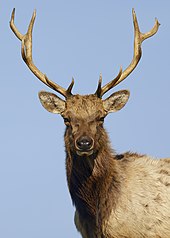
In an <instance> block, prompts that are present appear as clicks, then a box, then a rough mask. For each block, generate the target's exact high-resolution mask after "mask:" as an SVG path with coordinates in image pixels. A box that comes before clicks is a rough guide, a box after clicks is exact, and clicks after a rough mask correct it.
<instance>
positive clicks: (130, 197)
mask: <svg viewBox="0 0 170 238" xmlns="http://www.w3.org/2000/svg"><path fill="white" fill-rule="evenodd" d="M14 14H15V9H14V10H13V12H12V16H11V21H10V27H11V29H12V31H13V32H14V34H15V35H16V37H17V38H18V39H19V40H20V41H21V42H22V45H21V54H22V58H23V60H24V62H25V63H26V65H27V66H28V68H29V69H30V70H31V71H32V72H33V73H34V74H35V76H36V77H37V78H38V79H39V80H41V81H42V82H43V83H44V84H46V85H47V86H48V87H49V88H51V89H53V90H55V91H56V92H57V93H59V94H61V95H62V96H64V97H65V100H64V99H62V98H60V97H58V96H57V95H55V94H53V93H50V92H45V91H42V92H40V93H39V98H40V101H41V104H42V105H43V107H44V108H45V109H46V110H47V111H49V112H52V113H56V114H60V115H61V116H62V117H63V119H64V123H65V125H66V130H65V135H64V140H65V148H66V173H67V183H68V188H69V191H70V195H71V199H72V201H73V204H74V205H75V208H76V212H75V225H76V227H77V230H78V231H79V232H80V233H81V235H82V237H83V238H144V237H145V238H146V237H149V238H158V237H159V238H169V237H170V159H160V160H154V159H153V158H152V157H149V156H147V155H140V154H136V153H130V152H126V153H122V154H116V152H115V151H114V150H113V149H112V148H111V145H110V142H109V138H108V135H107V133H106V131H105V129H104V126H103V123H104V118H105V117H106V116H107V115H108V114H109V113H111V112H116V111H118V110H120V109H122V108H123V107H124V106H125V104H126V103H127V101H128V98H129V91H128V90H120V91H118V92H114V93H113V94H111V96H109V97H108V98H106V99H102V97H103V95H104V94H105V93H106V92H108V91H109V90H110V89H112V88H114V87H115V86H116V85H118V84H119V83H121V82H122V81H123V80H124V79H125V78H126V77H127V76H128V75H129V74H130V73H131V72H132V71H133V70H134V69H135V67H136V66H137V64H138V62H139V61H140V58H141V54H142V50H141V44H142V42H143V41H144V40H145V39H147V38H149V37H151V36H153V35H154V34H155V33H156V32H157V31H158V28H159V22H158V20H157V19H156V20H155V24H154V26H153V28H152V29H151V30H150V31H149V32H147V33H141V32H140V29H139V25H138V21H137V18H136V14H135V11H134V9H133V10H132V16H133V23H134V55H133V59H132V61H131V63H130V65H129V66H128V67H127V68H126V69H125V70H124V71H123V70H122V68H120V71H119V73H118V75H117V76H116V77H115V78H114V79H113V80H112V81H110V82H109V83H107V84H106V85H105V86H102V76H101V75H100V78H99V83H98V87H97V90H96V92H95V93H94V94H90V95H78V94H77V95H73V94H72V88H73V85H74V80H72V82H71V84H70V85H69V87H68V88H67V89H64V88H63V87H61V86H59V85H58V84H56V83H54V82H53V81H51V80H50V79H48V78H47V76H46V75H45V74H43V73H42V72H41V71H40V70H39V69H38V68H37V67H36V66H35V65H34V63H33V60H32V30H33V25H34V21H35V17H36V12H35V11H34V13H33V16H32V18H31V21H30V24H29V27H28V31H27V33H26V34H25V35H22V34H21V33H20V32H19V31H18V29H17V28H16V26H15V24H14Z"/></svg>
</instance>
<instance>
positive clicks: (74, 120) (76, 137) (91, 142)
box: [39, 90, 129, 156]
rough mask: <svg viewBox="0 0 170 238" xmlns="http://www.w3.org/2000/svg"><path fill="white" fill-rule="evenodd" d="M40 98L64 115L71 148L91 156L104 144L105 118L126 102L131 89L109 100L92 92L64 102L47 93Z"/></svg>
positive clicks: (72, 97) (44, 104) (47, 107)
mask: <svg viewBox="0 0 170 238" xmlns="http://www.w3.org/2000/svg"><path fill="white" fill-rule="evenodd" d="M39 98H40V101H41V104H42V105H43V106H44V108H45V109H46V110H48V111H49V112H52V113H59V114H60V115H61V116H62V117H63V119H64V123H65V125H66V137H67V138H68V140H69V141H68V143H69V148H70V150H71V151H72V152H73V153H76V154H77V155H79V156H84V155H87V156H88V155H91V154H93V153H95V152H96V151H98V149H99V147H100V143H99V141H100V137H101V134H102V130H103V122H104V118H105V117H106V115H107V114H108V113H109V112H115V111H118V110H120V109H121V108H122V107H123V106H124V105H125V104H126V102H127V101H128V98H129V91H127V90H122V91H119V92H116V93H113V94H112V95H111V96H110V97H109V98H107V99H105V100H102V99H101V98H99V97H98V96H97V95H96V94H91V95H84V96H81V95H72V96H70V97H68V98H67V100H66V101H64V100H62V99H60V98H59V97H58V96H56V95H55V94H52V93H47V92H40V93H39Z"/></svg>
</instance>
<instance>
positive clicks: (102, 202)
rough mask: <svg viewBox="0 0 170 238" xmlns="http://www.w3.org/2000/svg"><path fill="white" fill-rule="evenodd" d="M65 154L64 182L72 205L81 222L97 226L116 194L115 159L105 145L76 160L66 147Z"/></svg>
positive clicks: (115, 198) (115, 199)
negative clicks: (66, 183) (93, 152)
mask: <svg viewBox="0 0 170 238" xmlns="http://www.w3.org/2000/svg"><path fill="white" fill-rule="evenodd" d="M66 151H67V159H66V168H67V180H68V186H69V190H70V194H71V198H72V201H73V204H74V205H75V206H76V209H77V211H78V213H79V215H80V216H81V218H82V219H83V220H88V221H90V222H93V223H94V224H95V226H98V227H100V226H101V224H102V222H103V220H105V219H107V217H108V216H109V215H110V212H111V209H113V208H114V204H115V203H116V201H117V197H118V195H119V192H120V181H121V179H120V173H118V168H117V161H116V159H115V158H116V157H115V155H114V153H113V151H112V150H111V148H110V146H109V143H105V146H104V147H103V148H101V149H100V150H99V151H98V152H96V153H95V154H93V155H91V156H89V157H86V156H84V157H79V156H78V155H76V154H74V153H73V152H71V151H69V150H67V148H66ZM118 181H119V182H118Z"/></svg>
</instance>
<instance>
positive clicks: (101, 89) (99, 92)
mask: <svg viewBox="0 0 170 238" xmlns="http://www.w3.org/2000/svg"><path fill="white" fill-rule="evenodd" d="M121 75H122V67H120V70H119V73H118V75H117V76H116V78H115V79H113V80H112V81H110V82H109V83H107V84H106V85H105V86H103V87H101V84H102V75H101V74H100V77H99V83H98V87H97V90H96V92H95V94H96V95H97V96H98V97H99V98H102V96H103V95H104V94H105V93H106V92H107V91H109V90H110V89H111V88H113V87H114V86H115V84H116V83H117V81H118V80H119V79H120V77H121Z"/></svg>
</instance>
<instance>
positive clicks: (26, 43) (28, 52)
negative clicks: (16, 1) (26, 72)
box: [10, 8, 74, 98]
mask: <svg viewBox="0 0 170 238" xmlns="http://www.w3.org/2000/svg"><path fill="white" fill-rule="evenodd" d="M35 17H36V11H35V10H34V12H33V15H32V18H31V21H30V24H29V26H28V30H27V33H26V34H25V35H22V34H21V33H20V32H19V31H18V29H17V28H16V26H15V24H14V18H15V8H14V9H13V11H12V15H11V20H10V27H11V29H12V31H13V32H14V34H15V35H16V37H17V38H18V39H19V40H20V41H21V43H22V44H21V54H22V58H23V60H24V62H25V63H26V65H27V66H28V68H29V69H30V70H31V71H32V72H33V74H34V75H35V76H36V77H37V78H38V79H39V80H41V81H42V82H43V83H44V84H46V85H47V86H48V87H50V88H52V89H53V90H55V91H57V92H58V93H60V94H62V95H63V96H64V97H66V98H68V97H69V96H71V95H72V93H71V90H72V87H73V85H74V80H73V79H72V82H71V84H70V86H69V87H68V89H67V90H66V89H64V88H63V87H61V86H59V85H58V84H56V83H54V82H53V81H51V80H49V79H48V78H47V76H46V75H45V74H43V73H42V72H41V71H40V70H39V69H38V68H37V67H36V66H35V65H34V63H33V60H32V31H33V26H34V21H35Z"/></svg>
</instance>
